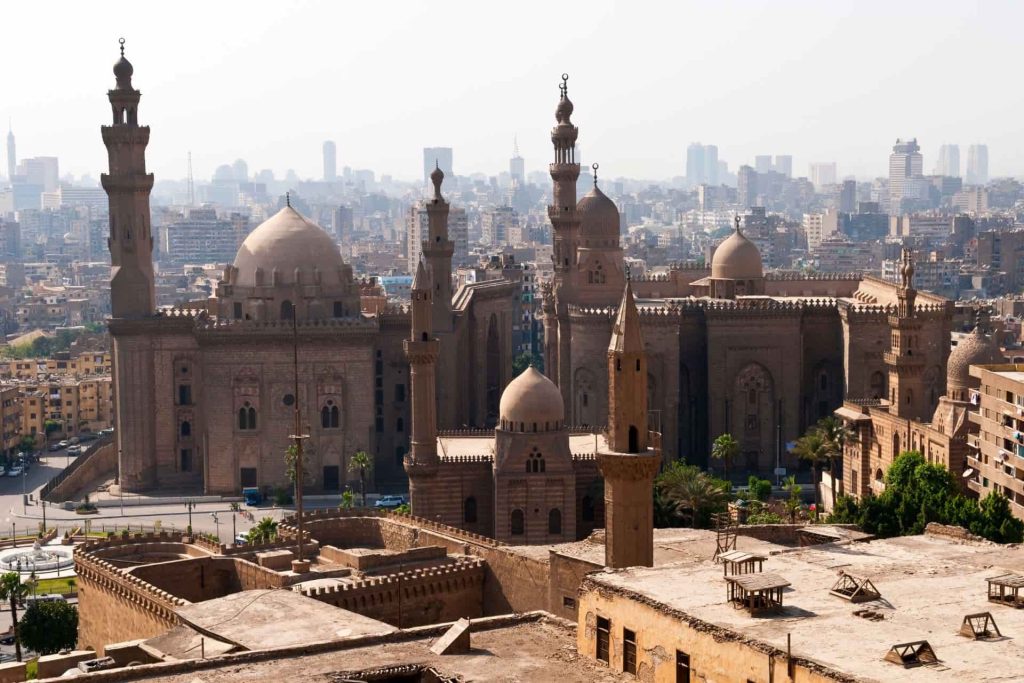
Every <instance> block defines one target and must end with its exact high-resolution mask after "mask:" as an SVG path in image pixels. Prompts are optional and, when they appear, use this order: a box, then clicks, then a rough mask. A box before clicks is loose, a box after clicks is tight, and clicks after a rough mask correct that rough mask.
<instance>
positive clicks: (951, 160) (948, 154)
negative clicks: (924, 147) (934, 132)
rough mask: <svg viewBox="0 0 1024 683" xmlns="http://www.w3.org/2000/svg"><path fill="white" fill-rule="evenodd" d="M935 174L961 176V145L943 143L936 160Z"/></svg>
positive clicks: (951, 176) (952, 176)
mask: <svg viewBox="0 0 1024 683" xmlns="http://www.w3.org/2000/svg"><path fill="white" fill-rule="evenodd" d="M935 175H943V176H949V177H950V178H959V177H960V145H942V146H941V147H939V158H938V160H937V161H936V162H935Z"/></svg>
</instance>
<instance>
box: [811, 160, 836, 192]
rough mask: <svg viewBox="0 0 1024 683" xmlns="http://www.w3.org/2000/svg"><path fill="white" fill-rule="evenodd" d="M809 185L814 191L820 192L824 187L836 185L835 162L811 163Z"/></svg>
mask: <svg viewBox="0 0 1024 683" xmlns="http://www.w3.org/2000/svg"><path fill="white" fill-rule="evenodd" d="M810 176H811V183H812V184H813V185H814V189H816V190H818V191H821V188H823V187H825V186H826V185H835V184H836V162H834V161H825V162H817V163H812V164H811V166H810Z"/></svg>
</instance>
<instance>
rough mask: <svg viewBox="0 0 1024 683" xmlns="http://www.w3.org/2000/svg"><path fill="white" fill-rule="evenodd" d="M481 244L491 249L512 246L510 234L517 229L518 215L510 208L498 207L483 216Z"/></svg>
mask: <svg viewBox="0 0 1024 683" xmlns="http://www.w3.org/2000/svg"><path fill="white" fill-rule="evenodd" d="M482 223H483V225H482V227H483V242H484V243H485V244H487V245H489V246H492V247H504V246H509V245H512V244H513V242H512V233H513V231H514V230H515V229H516V228H518V227H519V214H517V213H516V212H515V210H514V209H513V208H512V207H511V206H498V207H495V208H493V209H491V210H490V211H487V212H485V213H484V214H483V220H482Z"/></svg>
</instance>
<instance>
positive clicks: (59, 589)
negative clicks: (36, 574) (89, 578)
mask: <svg viewBox="0 0 1024 683" xmlns="http://www.w3.org/2000/svg"><path fill="white" fill-rule="evenodd" d="M69 581H70V582H71V585H70V586H69V585H68V582H69ZM77 587H78V584H77V582H76V581H75V579H74V578H72V577H68V578H66V579H64V578H61V577H55V578H52V579H39V584H38V585H37V586H36V595H46V594H48V593H61V594H64V593H68V592H71V591H73V590H75V589H76V588H77Z"/></svg>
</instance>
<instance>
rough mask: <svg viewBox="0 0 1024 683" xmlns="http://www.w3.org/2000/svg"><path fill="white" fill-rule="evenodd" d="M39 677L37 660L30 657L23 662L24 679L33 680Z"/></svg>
mask: <svg viewBox="0 0 1024 683" xmlns="http://www.w3.org/2000/svg"><path fill="white" fill-rule="evenodd" d="M37 678H39V660H38V659H30V660H28V661H27V662H25V680H29V681H34V680H35V679H37Z"/></svg>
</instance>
